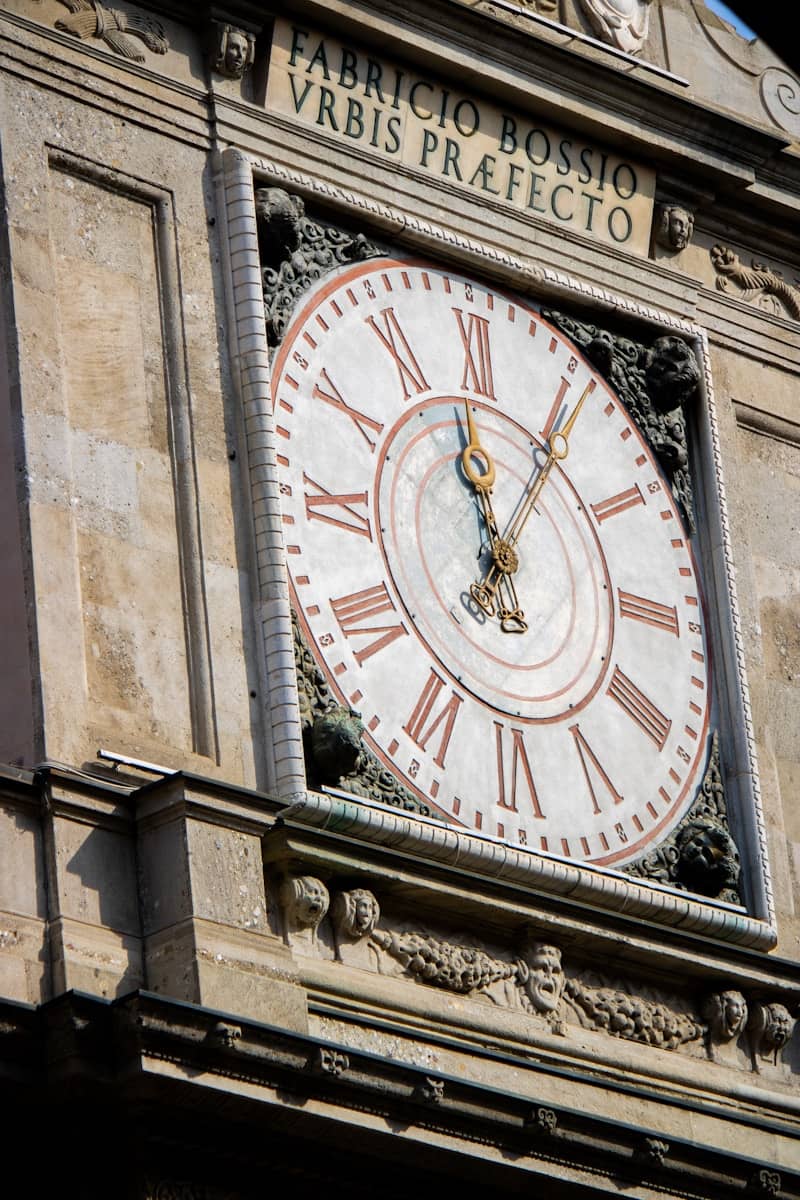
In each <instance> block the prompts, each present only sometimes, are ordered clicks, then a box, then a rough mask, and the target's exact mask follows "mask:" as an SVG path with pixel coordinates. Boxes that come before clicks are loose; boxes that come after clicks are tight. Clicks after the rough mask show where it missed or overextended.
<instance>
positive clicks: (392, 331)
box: [367, 308, 428, 400]
mask: <svg viewBox="0 0 800 1200" xmlns="http://www.w3.org/2000/svg"><path fill="white" fill-rule="evenodd" d="M380 316H381V320H382V323H383V329H382V330H381V329H380V328H379V327H378V322H377V321H376V320H375V318H374V317H367V324H368V325H370V326H371V327H372V328H373V329H374V331H375V333H376V334H377V335H378V337H379V338H380V341H381V344H382V345H383V346H384V347H385V349H386V350H388V351H389V353H390V354H391V356H392V358H393V359H394V363H395V366H396V367H397V370H398V372H399V373H400V383H401V384H402V385H403V394H404V396H405V398H406V400H410V399H411V396H412V395H418V394H419V393H420V392H426V391H427V390H428V383H427V380H426V379H425V376H424V375H423V373H422V368H421V367H420V365H419V363H418V362H417V360H416V358H415V357H414V352H413V350H412V349H411V347H410V346H409V344H408V340H407V338H406V335H405V334H404V333H403V331H402V329H401V328H400V322H399V321H398V320H397V317H396V315H395V311H394V309H393V308H384V309H381V313H380Z"/></svg>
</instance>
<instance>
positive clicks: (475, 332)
mask: <svg viewBox="0 0 800 1200" xmlns="http://www.w3.org/2000/svg"><path fill="white" fill-rule="evenodd" d="M453 312H454V313H455V315H456V321H457V322H458V332H459V333H460V334H461V343H462V345H463V347H464V374H463V377H462V379H461V386H462V388H464V389H469V390H471V391H473V392H477V394H478V395H479V396H486V398H487V399H488V400H496V399H497V397H496V396H495V394H494V380H493V379H492V356H491V350H490V347H489V322H488V320H487V319H486V317H478V316H476V315H475V313H470V314H469V317H468V323H467V325H466V326H465V325H464V314H463V313H462V311H461V309H460V308H454V309H453ZM473 342H474V343H475V345H474V347H473Z"/></svg>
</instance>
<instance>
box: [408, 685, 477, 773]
mask: <svg viewBox="0 0 800 1200" xmlns="http://www.w3.org/2000/svg"><path fill="white" fill-rule="evenodd" d="M443 687H444V680H443V679H442V678H441V676H439V675H437V673H436V671H434V670H431V671H430V674H429V675H428V678H427V680H426V682H425V686H424V688H423V689H422V692H421V694H420V697H419V700H418V701H417V706H416V708H415V709H414V711H413V712H412V714H411V716H410V717H409V719H408V724H407V725H404V726H403V729H404V730H405V731H406V733H407V734H408V736H409V737H410V738H411V740H412V741H413V742H416V744H417V745H418V746H419V748H420V750H424V749H425V748H426V746H427V743H428V741H429V739H430V738H432V737H433V735H434V734H435V733H436V730H437V729H438V728H439V726H440V725H442V724H443V725H444V728H443V729H442V732H441V735H440V737H439V749H438V751H437V753H436V755H435V756H434V759H433V761H434V762H435V763H436V765H437V767H444V759H445V755H446V754H447V747H448V746H449V745H450V738H451V736H452V733H453V726H454V725H455V722H456V716H457V715H458V710H459V708H460V707H461V705H462V704H463V702H464V699H463V696H459V695H458V693H457V692H451V693H450V699H449V700H448V701H447V703H446V704H445V705H444V707H443V708H442V709H441V710H440V711H439V713H438V715H436V716H434V715H433V710H434V706H435V705H436V703H437V701H438V699H439V693H440V692H441V690H442V688H443Z"/></svg>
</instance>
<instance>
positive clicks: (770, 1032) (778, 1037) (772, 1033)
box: [763, 1004, 794, 1050]
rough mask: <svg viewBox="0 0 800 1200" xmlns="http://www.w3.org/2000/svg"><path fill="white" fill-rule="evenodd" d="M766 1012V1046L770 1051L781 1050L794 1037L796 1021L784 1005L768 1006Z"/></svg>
mask: <svg viewBox="0 0 800 1200" xmlns="http://www.w3.org/2000/svg"><path fill="white" fill-rule="evenodd" d="M765 1010H766V1011H765V1014H764V1016H765V1022H764V1034H763V1041H764V1045H765V1046H767V1047H768V1048H769V1049H770V1050H780V1049H781V1048H782V1047H783V1046H785V1045H786V1043H787V1042H788V1041H789V1038H790V1037H791V1036H792V1031H793V1029H794V1020H793V1019H792V1017H791V1015H790V1013H789V1010H788V1008H786V1006H785V1005H783V1004H767V1005H765Z"/></svg>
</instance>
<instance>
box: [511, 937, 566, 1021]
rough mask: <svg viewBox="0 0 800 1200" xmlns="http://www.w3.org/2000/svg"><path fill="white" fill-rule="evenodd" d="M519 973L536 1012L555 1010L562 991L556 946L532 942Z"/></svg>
mask: <svg viewBox="0 0 800 1200" xmlns="http://www.w3.org/2000/svg"><path fill="white" fill-rule="evenodd" d="M523 967H524V970H523V971H522V972H521V973H520V974H521V976H524V977H523V978H522V982H523V983H524V985H525V990H526V991H527V993H528V996H529V998H530V1001H531V1004H532V1005H533V1007H534V1008H535V1009H536V1011H537V1012H541V1013H551V1012H555V1010H556V1009H557V1008H558V1006H559V1004H560V1003H561V994H562V992H563V991H564V968H563V967H562V965H561V951H560V950H559V948H558V946H550V945H548V944H547V943H546V942H534V943H533V945H531V946H530V947H529V948H528V950H527V952H526V954H525V956H524V959H523Z"/></svg>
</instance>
